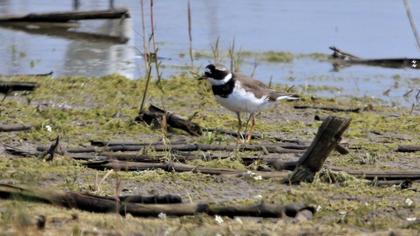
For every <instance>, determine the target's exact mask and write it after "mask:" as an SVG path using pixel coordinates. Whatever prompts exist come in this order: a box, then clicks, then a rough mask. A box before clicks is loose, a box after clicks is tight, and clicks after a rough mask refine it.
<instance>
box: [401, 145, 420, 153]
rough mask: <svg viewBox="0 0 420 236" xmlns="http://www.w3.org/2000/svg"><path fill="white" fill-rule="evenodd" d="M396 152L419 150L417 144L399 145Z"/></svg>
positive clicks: (419, 147)
mask: <svg viewBox="0 0 420 236" xmlns="http://www.w3.org/2000/svg"><path fill="white" fill-rule="evenodd" d="M397 152H420V146H419V145H400V146H398V148H397Z"/></svg>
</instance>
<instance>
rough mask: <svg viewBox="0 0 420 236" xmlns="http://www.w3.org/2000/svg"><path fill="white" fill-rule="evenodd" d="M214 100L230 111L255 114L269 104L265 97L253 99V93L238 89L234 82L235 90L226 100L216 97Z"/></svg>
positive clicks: (238, 85)
mask: <svg viewBox="0 0 420 236" xmlns="http://www.w3.org/2000/svg"><path fill="white" fill-rule="evenodd" d="M216 100H217V101H218V102H219V103H220V104H221V105H222V106H224V107H226V108H227V109H229V110H231V111H234V112H248V113H253V112H256V111H258V110H259V109H261V108H262V107H264V106H265V105H266V104H268V103H269V101H268V99H267V96H263V97H261V98H257V97H255V95H254V94H253V93H251V92H248V91H246V90H245V89H243V88H242V87H240V82H239V81H237V82H236V84H235V88H234V89H233V91H232V93H231V94H229V96H228V97H227V98H224V97H220V96H218V95H216Z"/></svg>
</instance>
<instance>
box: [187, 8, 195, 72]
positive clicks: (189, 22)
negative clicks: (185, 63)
mask: <svg viewBox="0 0 420 236" xmlns="http://www.w3.org/2000/svg"><path fill="white" fill-rule="evenodd" d="M187 11H188V38H189V41H190V50H189V51H190V60H191V67H194V56H193V50H192V21H191V4H190V1H188V9H187Z"/></svg>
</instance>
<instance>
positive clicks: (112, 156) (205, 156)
mask: <svg viewBox="0 0 420 236" xmlns="http://www.w3.org/2000/svg"><path fill="white" fill-rule="evenodd" d="M70 156H71V157H72V158H73V159H75V160H85V161H93V160H108V161H109V160H118V161H131V162H151V163H159V162H165V161H167V160H168V156H167V155H153V156H152V155H146V154H139V153H132V152H130V153H127V152H103V153H100V154H99V155H97V154H91V153H73V154H70ZM228 157H230V155H229V154H224V155H223V154H218V155H216V154H212V153H200V154H194V153H191V152H182V153H179V152H178V153H172V154H171V158H172V159H173V160H176V161H179V162H185V161H191V160H205V161H208V160H215V159H226V158H228Z"/></svg>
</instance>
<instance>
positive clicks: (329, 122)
mask: <svg viewBox="0 0 420 236" xmlns="http://www.w3.org/2000/svg"><path fill="white" fill-rule="evenodd" d="M349 125H350V119H349V118H339V117H335V116H328V117H327V118H326V119H325V120H324V122H322V124H321V127H319V129H318V133H317V134H316V136H315V138H314V140H313V141H312V143H311V146H309V148H308V149H307V150H306V152H305V154H303V156H302V157H301V158H300V159H299V161H298V164H297V166H296V169H295V170H294V172H293V173H292V174H291V175H290V176H289V178H288V179H287V180H286V182H289V183H292V184H298V183H300V182H302V181H306V182H312V181H313V178H314V176H315V174H316V173H317V172H318V171H319V170H320V169H321V167H322V165H323V164H324V162H325V160H326V159H327V157H328V155H329V154H330V153H331V151H332V150H334V149H335V147H336V146H337V144H338V143H339V142H340V140H341V135H342V134H343V133H344V131H345V130H346V129H347V128H348V127H349Z"/></svg>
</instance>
